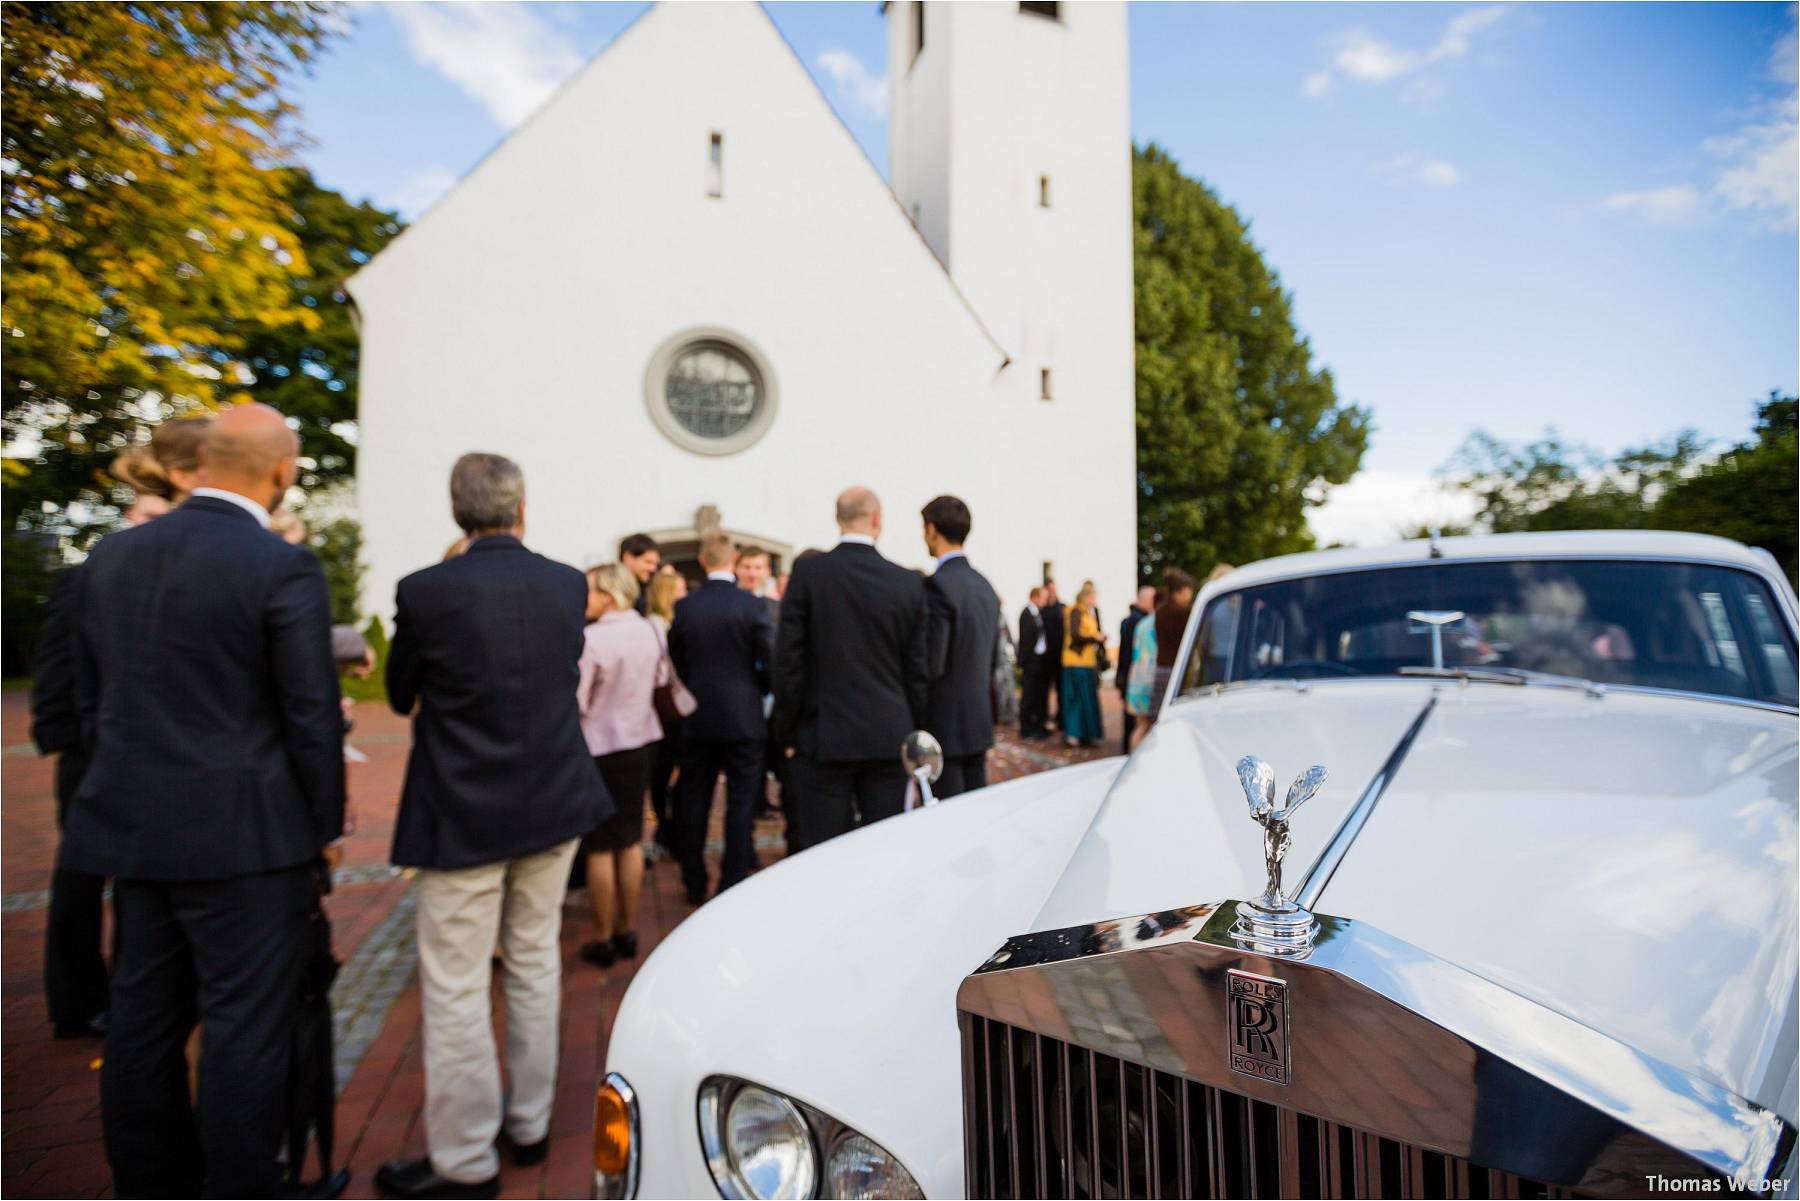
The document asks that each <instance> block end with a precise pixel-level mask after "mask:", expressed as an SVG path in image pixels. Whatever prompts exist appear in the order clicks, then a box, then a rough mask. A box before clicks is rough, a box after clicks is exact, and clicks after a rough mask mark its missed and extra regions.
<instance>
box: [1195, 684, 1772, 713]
mask: <svg viewBox="0 0 1800 1201" xmlns="http://www.w3.org/2000/svg"><path fill="white" fill-rule="evenodd" d="M1570 678H1571V679H1578V678H1580V677H1570ZM1465 683H1466V684H1468V685H1469V686H1470V687H1474V686H1475V685H1477V684H1481V685H1487V686H1489V687H1500V688H1516V687H1519V684H1518V683H1516V682H1514V681H1511V680H1506V681H1501V680H1457V679H1441V678H1439V677H1436V676H1387V675H1382V676H1344V677H1341V678H1339V677H1336V676H1333V677H1330V678H1324V679H1316V680H1277V679H1268V680H1233V681H1232V682H1231V683H1229V684H1209V685H1207V686H1206V687H1205V688H1201V689H1198V690H1196V691H1194V692H1190V693H1188V694H1187V695H1186V696H1175V697H1170V698H1169V699H1168V700H1166V701H1165V702H1164V705H1165V706H1167V705H1186V704H1191V703H1193V702H1194V701H1208V700H1212V699H1214V698H1215V697H1219V696H1225V695H1229V694H1231V693H1234V692H1237V691H1239V690H1242V689H1251V688H1286V689H1288V690H1290V691H1293V692H1300V693H1305V692H1310V691H1311V690H1312V689H1314V688H1341V687H1343V686H1344V685H1346V684H1435V685H1438V686H1439V687H1440V688H1442V687H1443V686H1444V685H1454V686H1456V687H1458V688H1460V687H1462V686H1463V685H1464V684H1465ZM1595 683H1596V686H1597V687H1600V688H1604V689H1605V690H1606V693H1607V695H1611V694H1612V693H1615V692H1624V693H1631V694H1634V695H1639V696H1672V697H1675V698H1677V699H1680V700H1688V701H1711V702H1713V703H1714V704H1719V705H1737V706H1739V707H1740V708H1744V709H1760V710H1762V711H1763V712H1765V713H1785V714H1795V713H1800V706H1795V705H1783V704H1781V703H1779V702H1778V701H1759V700H1756V699H1754V698H1752V697H1747V696H1726V695H1725V694H1724V693H1721V692H1686V691H1683V690H1682V689H1679V688H1658V687H1655V686H1654V685H1650V684H1599V683H1598V682H1595ZM1526 686H1528V687H1529V684H1528V683H1527V685H1526Z"/></svg>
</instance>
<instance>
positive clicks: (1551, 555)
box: [1206, 530, 1773, 595]
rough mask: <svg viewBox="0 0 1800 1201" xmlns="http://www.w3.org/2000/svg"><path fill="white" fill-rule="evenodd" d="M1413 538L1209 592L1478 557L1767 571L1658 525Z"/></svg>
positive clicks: (1277, 566) (1334, 552)
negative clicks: (1680, 563) (1686, 563)
mask: <svg viewBox="0 0 1800 1201" xmlns="http://www.w3.org/2000/svg"><path fill="white" fill-rule="evenodd" d="M1433 545H1434V544H1433V542H1432V540H1431V539H1428V538H1419V539H1415V540H1412V541H1408V542H1395V543H1389V544H1388V545H1386V546H1346V547H1336V548H1333V549H1331V550H1315V551H1306V552H1304V553H1302V554H1297V555H1280V556H1278V557H1276V558H1273V559H1263V560H1260V561H1258V562H1255V563H1251V564H1248V565H1246V566H1244V567H1240V568H1238V569H1237V570H1235V571H1233V572H1231V573H1230V574H1229V575H1227V576H1224V577H1222V578H1221V579H1219V580H1217V581H1216V582H1215V583H1214V584H1213V585H1212V586H1211V587H1209V588H1207V589H1206V591H1207V593H1208V594H1209V595H1211V594H1217V593H1221V592H1230V591H1235V590H1237V589H1239V588H1247V587H1252V586H1254V585H1257V584H1263V583H1268V582H1269V581H1271V580H1286V579H1295V578H1298V577H1301V576H1309V575H1324V574H1327V573H1331V572H1339V571H1356V570H1361V569H1366V568H1380V567H1400V566H1406V565H1408V564H1413V563H1425V562H1429V561H1431V560H1432V559H1433V558H1436V559H1437V560H1438V561H1440V562H1446V563H1453V562H1456V561H1457V560H1459V559H1461V560H1480V559H1490V560H1491V559H1649V560H1656V559H1662V560H1669V559H1677V560H1683V559H1686V560H1700V561H1704V562H1707V563H1719V564H1725V565H1728V566H1732V567H1741V568H1743V569H1745V570H1746V571H1753V572H1756V573H1757V574H1758V575H1762V576H1769V575H1771V574H1773V572H1772V568H1771V560H1770V559H1769V558H1768V554H1767V552H1766V551H1757V550H1752V549H1751V548H1749V547H1747V546H1745V545H1744V544H1743V543H1741V542H1733V541H1732V540H1731V539H1729V538H1718V537H1714V536H1713V535H1711V534H1683V533H1672V532H1669V531H1665V530H1568V531H1557V532H1554V533H1530V534H1474V535H1466V536H1461V537H1454V538H1439V539H1437V541H1436V543H1435V546H1436V548H1437V549H1436V554H1435V555H1434V553H1433Z"/></svg>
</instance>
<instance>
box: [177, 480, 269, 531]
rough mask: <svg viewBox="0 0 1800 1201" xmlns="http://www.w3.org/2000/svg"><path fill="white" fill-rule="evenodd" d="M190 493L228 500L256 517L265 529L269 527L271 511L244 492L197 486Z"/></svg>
mask: <svg viewBox="0 0 1800 1201" xmlns="http://www.w3.org/2000/svg"><path fill="white" fill-rule="evenodd" d="M188 495H189V496H210V497H212V498H213V499H214V500H228V501H230V502H231V503H232V504H234V505H236V506H237V507H238V508H240V509H242V510H243V511H244V512H246V513H248V514H250V516H252V517H254V518H256V523H257V524H258V525H260V526H262V528H263V529H265V530H266V529H268V528H269V511H268V510H267V509H265V508H263V507H262V506H261V505H259V504H257V503H256V502H255V501H253V500H251V499H250V498H249V497H248V496H245V495H243V494H242V493H239V492H227V491H225V489H223V488H195V489H194V490H193V491H192V492H190V493H188Z"/></svg>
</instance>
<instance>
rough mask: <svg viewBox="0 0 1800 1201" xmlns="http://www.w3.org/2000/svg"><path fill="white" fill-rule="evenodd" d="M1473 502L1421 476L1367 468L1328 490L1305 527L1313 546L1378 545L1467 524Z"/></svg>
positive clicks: (1311, 510) (1466, 495)
mask: <svg viewBox="0 0 1800 1201" xmlns="http://www.w3.org/2000/svg"><path fill="white" fill-rule="evenodd" d="M1476 508H1477V504H1476V500H1475V498H1474V497H1473V496H1472V495H1471V494H1469V493H1467V492H1463V491H1461V490H1459V489H1455V488H1451V487H1449V486H1447V485H1445V484H1444V482H1443V481H1442V480H1439V479H1438V478H1436V477H1435V476H1431V475H1427V474H1425V473H1423V472H1418V473H1414V472H1405V471H1380V470H1369V471H1363V472H1360V473H1358V474H1357V475H1356V476H1355V477H1353V478H1352V479H1351V481H1350V482H1349V483H1348V484H1344V485H1343V486H1341V487H1337V488H1333V489H1332V490H1331V492H1330V494H1329V495H1328V496H1327V497H1326V499H1325V503H1324V504H1322V505H1320V506H1319V507H1318V508H1316V509H1309V510H1307V514H1306V524H1307V525H1308V526H1309V527H1310V528H1311V529H1312V532H1313V537H1315V538H1317V539H1318V540H1319V545H1321V546H1325V545H1329V544H1330V543H1333V542H1342V543H1345V544H1347V545H1350V546H1381V545H1383V544H1384V543H1388V542H1395V541H1398V540H1399V539H1400V538H1401V537H1402V536H1404V535H1406V534H1410V533H1412V532H1413V531H1414V530H1416V529H1418V528H1419V527H1420V526H1433V525H1435V526H1446V525H1452V524H1467V523H1468V522H1469V521H1471V520H1472V519H1473V518H1474V516H1475V510H1476Z"/></svg>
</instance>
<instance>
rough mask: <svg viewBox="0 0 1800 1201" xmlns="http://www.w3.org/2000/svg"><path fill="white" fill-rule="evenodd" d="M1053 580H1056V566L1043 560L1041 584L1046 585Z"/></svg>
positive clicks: (1047, 560)
mask: <svg viewBox="0 0 1800 1201" xmlns="http://www.w3.org/2000/svg"><path fill="white" fill-rule="evenodd" d="M1055 578H1056V564H1055V563H1053V562H1051V561H1050V560H1049V559H1045V560H1044V580H1043V582H1044V583H1046V584H1048V583H1049V582H1050V581H1051V580H1054V579H1055Z"/></svg>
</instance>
